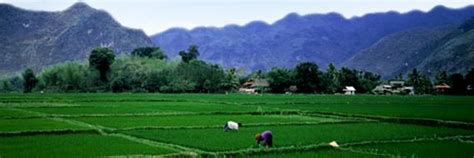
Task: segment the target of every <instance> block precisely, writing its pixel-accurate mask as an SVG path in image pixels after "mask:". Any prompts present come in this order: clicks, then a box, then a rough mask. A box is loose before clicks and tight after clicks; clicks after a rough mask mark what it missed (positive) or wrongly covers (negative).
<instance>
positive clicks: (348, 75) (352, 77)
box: [339, 67, 360, 90]
mask: <svg viewBox="0 0 474 158" xmlns="http://www.w3.org/2000/svg"><path fill="white" fill-rule="evenodd" d="M339 81H340V83H341V87H339V89H342V88H343V86H354V87H355V88H356V90H357V89H358V88H359V87H360V86H358V85H359V78H358V74H357V71H355V70H351V69H349V68H345V67H343V68H342V69H341V75H340V76H339Z"/></svg>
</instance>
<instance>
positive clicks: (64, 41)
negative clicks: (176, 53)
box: [0, 3, 154, 74]
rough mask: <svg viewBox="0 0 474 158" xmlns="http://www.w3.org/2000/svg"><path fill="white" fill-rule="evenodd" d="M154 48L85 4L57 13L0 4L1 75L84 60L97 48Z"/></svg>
mask: <svg viewBox="0 0 474 158" xmlns="http://www.w3.org/2000/svg"><path fill="white" fill-rule="evenodd" d="M153 45H154V44H153V42H152V41H151V40H150V39H149V38H148V37H147V36H146V35H145V34H144V33H143V32H142V31H141V30H134V29H129V28H125V27H123V26H121V25H120V24H119V23H118V22H116V21H115V20H114V19H113V18H112V17H111V16H110V15H109V14H108V13H107V12H105V11H102V10H96V9H93V8H91V7H89V6H88V5H86V4H85V3H76V4H75V5H73V6H71V7H70V8H68V9H66V10H64V11H60V12H44V11H28V10H23V9H20V8H16V7H14V6H11V5H8V4H0V74H5V73H11V72H15V71H20V70H23V69H26V68H28V67H30V68H34V69H35V70H40V69H41V68H42V67H43V66H45V65H51V64H55V63H61V62H64V61H69V60H82V59H87V57H88V55H89V53H90V51H91V50H92V49H93V48H95V47H99V46H109V47H111V48H112V49H114V50H115V51H116V52H117V53H121V52H127V53H128V52H130V51H131V50H132V49H134V48H136V47H139V46H153Z"/></svg>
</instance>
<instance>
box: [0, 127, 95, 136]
mask: <svg viewBox="0 0 474 158" xmlns="http://www.w3.org/2000/svg"><path fill="white" fill-rule="evenodd" d="M65 134H101V132H99V131H98V130H95V129H54V130H24V131H12V132H0V137H13V136H34V135H65Z"/></svg>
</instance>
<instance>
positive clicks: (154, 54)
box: [131, 47, 168, 59]
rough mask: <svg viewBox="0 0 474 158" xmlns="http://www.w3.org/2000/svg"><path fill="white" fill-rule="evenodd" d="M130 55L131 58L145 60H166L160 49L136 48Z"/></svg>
mask: <svg viewBox="0 0 474 158" xmlns="http://www.w3.org/2000/svg"><path fill="white" fill-rule="evenodd" d="M131 54H132V56H138V57H147V58H157V59H166V58H168V57H167V56H166V54H165V53H164V52H163V51H162V50H161V48H160V47H142V48H136V49H134V50H133V51H132V53H131Z"/></svg>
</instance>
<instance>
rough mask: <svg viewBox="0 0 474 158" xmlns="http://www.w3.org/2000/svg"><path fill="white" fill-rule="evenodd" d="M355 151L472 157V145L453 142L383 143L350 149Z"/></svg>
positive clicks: (433, 156)
mask: <svg viewBox="0 0 474 158" xmlns="http://www.w3.org/2000/svg"><path fill="white" fill-rule="evenodd" d="M351 148H352V149H353V150H356V151H365V152H375V153H382V154H384V153H385V154H393V155H400V156H402V157H430V158H436V157H439V158H445V157H472V156H474V150H473V149H474V144H469V143H461V142H459V141H455V140H444V141H424V142H412V143H384V144H373V145H362V146H354V147H351Z"/></svg>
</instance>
